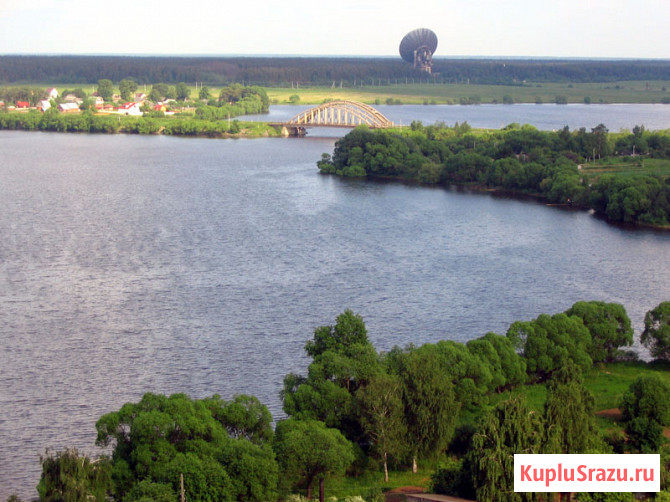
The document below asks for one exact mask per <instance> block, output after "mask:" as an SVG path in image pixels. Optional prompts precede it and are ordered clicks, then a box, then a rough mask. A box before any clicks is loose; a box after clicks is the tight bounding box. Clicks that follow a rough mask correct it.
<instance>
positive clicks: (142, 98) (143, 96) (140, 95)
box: [135, 92, 147, 104]
mask: <svg viewBox="0 0 670 502" xmlns="http://www.w3.org/2000/svg"><path fill="white" fill-rule="evenodd" d="M146 100H147V95H146V94H144V93H143V92H138V93H137V94H135V102H136V103H141V104H144V102H145V101H146Z"/></svg>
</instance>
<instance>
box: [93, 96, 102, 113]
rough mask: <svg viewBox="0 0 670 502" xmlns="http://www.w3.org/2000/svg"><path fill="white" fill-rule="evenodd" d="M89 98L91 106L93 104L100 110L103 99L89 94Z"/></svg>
mask: <svg viewBox="0 0 670 502" xmlns="http://www.w3.org/2000/svg"><path fill="white" fill-rule="evenodd" d="M91 99H92V100H93V106H95V108H96V110H100V109H102V108H103V107H104V106H105V100H104V99H102V98H101V97H100V96H91Z"/></svg>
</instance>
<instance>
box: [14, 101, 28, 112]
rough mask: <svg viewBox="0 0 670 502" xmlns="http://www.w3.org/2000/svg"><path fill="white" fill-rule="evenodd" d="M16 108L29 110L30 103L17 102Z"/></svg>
mask: <svg viewBox="0 0 670 502" xmlns="http://www.w3.org/2000/svg"><path fill="white" fill-rule="evenodd" d="M16 108H18V109H19V110H21V109H28V108H30V103H28V101H17V102H16Z"/></svg>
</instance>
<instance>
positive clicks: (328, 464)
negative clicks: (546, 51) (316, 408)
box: [274, 419, 354, 502]
mask: <svg viewBox="0 0 670 502" xmlns="http://www.w3.org/2000/svg"><path fill="white" fill-rule="evenodd" d="M275 432H276V433H275V441H274V448H275V452H276V454H277V458H278V459H279V466H280V472H281V474H282V477H283V479H285V480H286V481H287V482H290V483H291V484H298V483H302V484H303V486H305V487H306V488H307V498H308V499H311V497H312V485H313V483H314V481H318V482H319V500H320V502H323V501H324V497H323V486H324V480H325V478H326V477H327V476H328V475H331V474H339V473H344V471H345V470H346V468H347V467H349V465H351V463H352V462H353V461H354V452H353V446H352V445H351V443H350V442H349V441H347V440H346V439H345V437H344V436H343V435H342V433H340V431H338V430H337V429H330V428H328V427H326V425H325V424H324V423H323V422H319V421H316V420H295V419H288V420H282V421H280V422H279V423H277V428H276V431H275Z"/></svg>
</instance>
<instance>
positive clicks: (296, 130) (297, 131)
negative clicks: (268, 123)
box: [281, 125, 307, 138]
mask: <svg viewBox="0 0 670 502" xmlns="http://www.w3.org/2000/svg"><path fill="white" fill-rule="evenodd" d="M281 135H282V137H284V138H288V137H290V136H294V137H297V138H302V137H303V136H306V135H307V129H305V128H304V127H302V126H294V125H289V126H286V125H283V126H282V128H281Z"/></svg>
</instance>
